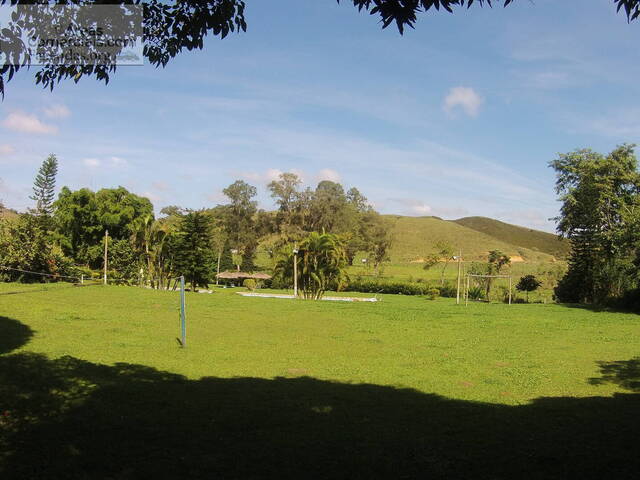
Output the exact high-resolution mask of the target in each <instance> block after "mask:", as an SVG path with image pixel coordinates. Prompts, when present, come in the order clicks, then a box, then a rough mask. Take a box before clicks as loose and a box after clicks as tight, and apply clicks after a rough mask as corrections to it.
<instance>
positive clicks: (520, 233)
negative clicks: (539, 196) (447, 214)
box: [454, 217, 571, 259]
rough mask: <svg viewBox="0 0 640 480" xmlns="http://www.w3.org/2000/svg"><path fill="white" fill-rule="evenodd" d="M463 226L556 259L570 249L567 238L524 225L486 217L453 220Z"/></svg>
mask: <svg viewBox="0 0 640 480" xmlns="http://www.w3.org/2000/svg"><path fill="white" fill-rule="evenodd" d="M454 223H457V224H458V225H462V226H463V227H467V228H470V229H472V230H476V231H478V232H481V233H484V234H487V235H489V236H491V237H493V238H496V239H499V240H501V241H503V242H507V243H509V244H511V245H520V246H522V247H526V248H528V249H530V250H534V251H537V252H544V253H547V254H550V255H553V256H554V257H556V258H557V259H565V258H567V256H568V255H569V253H570V251H571V245H570V244H569V242H568V241H567V240H564V239H560V238H559V237H558V236H556V235H553V234H551V233H547V232H542V231H539V230H534V229H531V228H526V227H519V226H516V225H511V224H508V223H504V222H501V221H499V220H494V219H493V218H486V217H465V218H460V219H458V220H454Z"/></svg>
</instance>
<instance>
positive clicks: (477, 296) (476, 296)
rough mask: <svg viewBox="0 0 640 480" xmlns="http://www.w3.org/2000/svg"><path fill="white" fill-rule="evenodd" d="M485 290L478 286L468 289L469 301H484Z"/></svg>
mask: <svg viewBox="0 0 640 480" xmlns="http://www.w3.org/2000/svg"><path fill="white" fill-rule="evenodd" d="M484 294H485V289H484V288H482V287H481V286H479V285H474V286H472V287H469V298H470V299H471V300H482V299H484Z"/></svg>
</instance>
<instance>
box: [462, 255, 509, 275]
mask: <svg viewBox="0 0 640 480" xmlns="http://www.w3.org/2000/svg"><path fill="white" fill-rule="evenodd" d="M452 255H453V254H452ZM487 264H488V266H489V269H488V270H489V274H490V275H500V272H501V271H502V269H503V267H505V266H507V265H509V264H511V259H510V258H509V256H508V255H505V254H504V253H502V252H501V251H500V250H491V251H490V252H489V257H488V260H487Z"/></svg>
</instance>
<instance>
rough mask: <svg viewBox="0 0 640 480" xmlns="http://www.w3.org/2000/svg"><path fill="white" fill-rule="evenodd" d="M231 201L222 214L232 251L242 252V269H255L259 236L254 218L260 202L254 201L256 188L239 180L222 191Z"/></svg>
mask: <svg viewBox="0 0 640 480" xmlns="http://www.w3.org/2000/svg"><path fill="white" fill-rule="evenodd" d="M222 192H223V193H224V194H225V195H226V196H227V197H228V198H229V200H230V203H229V204H227V205H224V206H223V209H222V211H221V214H222V215H223V218H224V220H223V221H224V228H225V231H226V232H227V235H228V236H229V245H230V247H231V248H232V249H235V250H238V251H240V252H242V255H243V263H242V265H241V268H242V269H246V270H252V269H253V258H254V256H255V252H256V248H257V246H258V236H257V233H256V228H255V227H256V225H255V219H254V216H255V215H256V213H257V211H258V202H256V201H255V200H254V198H255V196H256V194H257V190H256V187H254V186H252V185H249V184H248V183H246V182H244V181H242V180H237V181H236V182H234V183H233V184H231V185H229V186H228V187H227V188H225V189H224V190H223V191H222Z"/></svg>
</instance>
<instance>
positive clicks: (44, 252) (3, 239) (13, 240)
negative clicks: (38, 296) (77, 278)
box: [0, 213, 73, 282]
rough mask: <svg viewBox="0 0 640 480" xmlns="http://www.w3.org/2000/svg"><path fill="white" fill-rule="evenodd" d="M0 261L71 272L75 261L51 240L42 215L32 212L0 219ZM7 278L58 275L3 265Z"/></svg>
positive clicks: (38, 279)
mask: <svg viewBox="0 0 640 480" xmlns="http://www.w3.org/2000/svg"><path fill="white" fill-rule="evenodd" d="M0 265H1V266H4V267H10V268H14V269H19V270H27V271H31V272H40V273H47V274H50V275H67V276H68V275H71V274H72V272H71V270H72V267H73V265H72V262H71V260H70V259H68V258H66V257H65V256H64V255H63V253H62V251H61V250H60V248H59V247H57V246H55V245H53V244H52V243H50V238H49V236H48V235H47V232H46V231H45V230H44V229H43V228H42V223H41V222H40V219H39V218H38V217H37V216H35V215H32V214H29V213H24V214H21V215H20V216H19V217H18V218H17V219H14V220H11V221H8V220H2V219H0ZM0 275H2V278H3V280H5V281H16V280H20V281H24V282H42V281H52V280H53V281H55V280H56V278H55V277H42V276H39V275H31V274H28V273H21V272H15V271H9V270H2V269H0Z"/></svg>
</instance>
